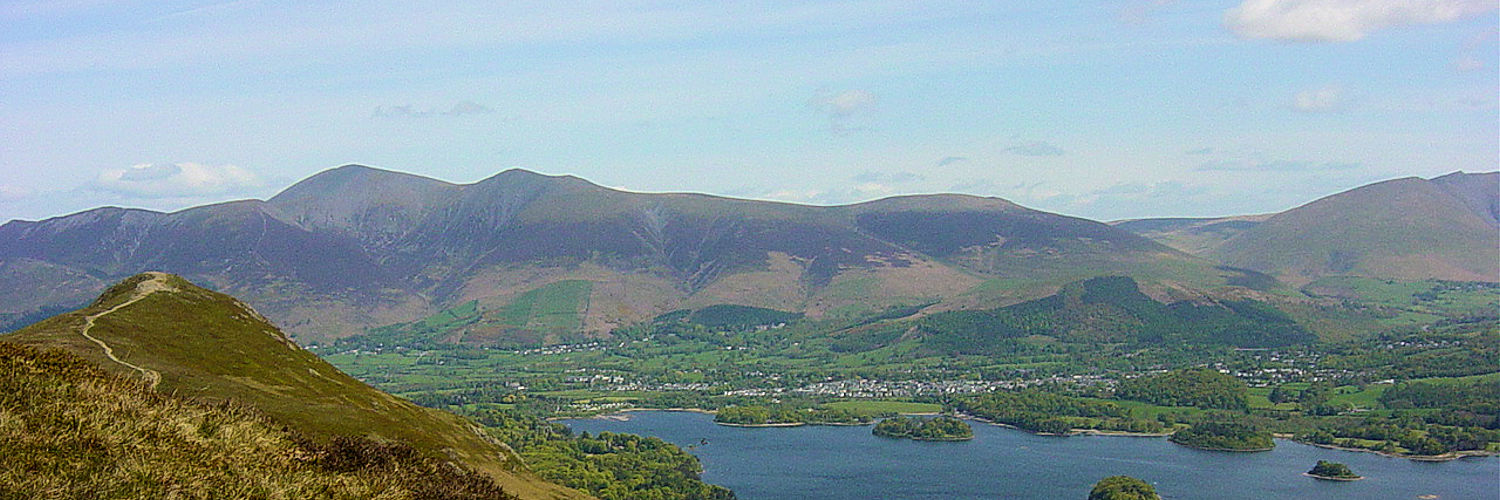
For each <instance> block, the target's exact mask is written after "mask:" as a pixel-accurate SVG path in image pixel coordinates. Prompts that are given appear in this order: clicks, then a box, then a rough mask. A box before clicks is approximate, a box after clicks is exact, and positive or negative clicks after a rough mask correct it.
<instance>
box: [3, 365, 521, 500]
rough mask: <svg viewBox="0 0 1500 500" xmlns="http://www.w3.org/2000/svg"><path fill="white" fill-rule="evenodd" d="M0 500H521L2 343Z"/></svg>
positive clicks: (454, 470) (412, 455)
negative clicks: (254, 499) (72, 499)
mask: <svg viewBox="0 0 1500 500" xmlns="http://www.w3.org/2000/svg"><path fill="white" fill-rule="evenodd" d="M0 457H4V460H0V498H3V499H11V498H16V499H21V498H26V499H33V498H34V499H51V498H57V499H63V498H97V499H110V498H121V499H124V498H131V499H135V498H164V499H196V498H205V499H207V498H216V499H217V498H264V499H302V498H335V499H336V498H351V499H352V498H379V499H448V498H452V499H458V498H513V497H510V496H509V495H506V494H504V493H503V492H502V491H501V490H500V488H499V487H498V486H496V485H495V484H494V483H493V482H492V481H490V480H489V479H488V478H487V477H484V476H481V475H478V474H476V473H473V472H470V471H468V470H466V469H463V468H461V467H459V466H457V465H454V464H452V463H450V462H447V461H442V460H437V459H433V458H428V457H425V456H423V455H422V454H420V453H418V452H417V451H416V450H414V449H412V448H410V447H408V446H405V445H401V444H395V443H380V442H375V441H372V440H368V439H362V438H337V439H333V440H331V441H327V442H322V443H319V442H317V441H314V440H312V439H308V438H305V437H303V436H301V435H299V434H297V433H296V432H295V431H292V430H290V429H287V428H285V427H283V426H280V425H277V424H275V423H273V422H272V421H271V420H269V419H267V418H266V417H264V416H262V415H259V414H257V413H256V412H254V411H252V410H249V409H246V408H243V407H239V406H237V405H235V404H233V403H223V404H214V405H210V404H205V403H199V402H195V401H189V400H186V399H182V398H177V397H173V396H170V395H164V394H161V393H157V392H154V391H151V390H149V389H148V388H147V387H146V386H145V384H143V383H141V382H139V381H136V380H133V379H127V378H124V377H121V376H118V375H113V374H109V373H106V372H104V371H103V370H101V369H99V368H98V367H96V366H95V365H93V364H92V363H90V362H88V361H87V360H84V359H82V358H79V357H77V356H75V355H72V354H69V353H66V352H63V351H58V350H39V349H36V348H32V347H26V346H21V345H17V344H12V343H8V342H0Z"/></svg>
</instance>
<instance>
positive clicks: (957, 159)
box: [937, 156, 969, 167]
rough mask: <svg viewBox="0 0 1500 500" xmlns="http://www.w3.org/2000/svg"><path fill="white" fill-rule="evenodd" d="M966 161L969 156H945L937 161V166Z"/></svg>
mask: <svg viewBox="0 0 1500 500" xmlns="http://www.w3.org/2000/svg"><path fill="white" fill-rule="evenodd" d="M966 161H969V157H967V156H945V157H943V159H941V160H938V161H937V166H939V167H946V166H948V165H953V164H955V163H964V162H966Z"/></svg>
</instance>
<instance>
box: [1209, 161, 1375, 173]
mask: <svg viewBox="0 0 1500 500" xmlns="http://www.w3.org/2000/svg"><path fill="white" fill-rule="evenodd" d="M1363 166H1364V164H1362V163H1359V162H1332V161H1330V162H1321V163H1320V162H1310V161H1293V160H1269V161H1245V160H1214V161H1209V162H1204V163H1202V164H1199V165H1198V167H1197V168H1195V169H1194V170H1197V171H1200V172H1326V171H1333V170H1353V169H1357V168H1361V167H1363Z"/></svg>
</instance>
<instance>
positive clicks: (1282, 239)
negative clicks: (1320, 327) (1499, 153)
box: [1204, 172, 1500, 284]
mask: <svg viewBox="0 0 1500 500" xmlns="http://www.w3.org/2000/svg"><path fill="white" fill-rule="evenodd" d="M1497 206H1500V172H1490V173H1483V174H1465V173H1454V174H1450V175H1446V176H1443V177H1438V178H1435V179H1420V178H1415V177H1411V178H1404V179H1395V180H1390V181H1385V182H1379V183H1375V184H1371V185H1368V186H1363V187H1360V188H1356V189H1352V190H1349V191H1345V192H1343V193H1338V194H1335V195H1332V196H1328V197H1325V198H1322V199H1319V200H1317V201H1314V202H1312V203H1308V204H1306V205H1303V206H1300V207H1297V208H1294V209H1291V210H1288V211H1286V212H1282V213H1279V214H1276V215H1275V216H1272V217H1271V218H1269V219H1266V220H1265V221H1264V222H1262V223H1260V224H1258V225H1256V226H1255V227H1253V228H1249V229H1247V230H1245V231H1244V232H1242V233H1240V234H1238V235H1235V236H1234V237H1232V238H1229V239H1228V240H1226V241H1225V242H1224V243H1223V244H1221V245H1219V246H1218V247H1216V248H1214V249H1212V250H1209V251H1207V252H1205V254H1204V255H1205V256H1208V257H1211V258H1214V259H1216V260H1219V261H1221V262H1224V263H1225V264H1227V265H1230V266H1235V267H1242V268H1247V269H1253V270H1256V271H1260V272H1264V273H1267V274H1271V275H1274V276H1276V277H1278V278H1280V279H1282V280H1284V281H1287V282H1290V283H1294V284H1303V283H1307V282H1310V281H1313V280H1315V279H1317V278H1319V277H1323V276H1330V275H1352V276H1368V277H1378V278H1394V279H1405V280H1421V279H1443V280H1454V281H1488V282H1496V281H1500V223H1497V222H1496V220H1497V219H1496V213H1497V209H1496V207H1497Z"/></svg>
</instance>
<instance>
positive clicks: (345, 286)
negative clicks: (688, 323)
mask: <svg viewBox="0 0 1500 500" xmlns="http://www.w3.org/2000/svg"><path fill="white" fill-rule="evenodd" d="M147 269H161V270H164V271H167V272H172V273H175V274H180V275H183V276H186V277H188V278H190V279H193V280H197V281H200V282H203V283H206V284H209V285H211V286H212V287H213V288H215V289H217V290H220V291H224V292H227V293H232V294H234V295H236V296H240V297H243V298H245V300H247V301H249V302H251V303H253V304H255V305H256V306H257V308H258V309H260V310H263V311H266V313H267V314H268V315H269V316H270V317H272V318H273V319H274V320H275V321H276V322H277V323H278V324H280V325H281V326H283V327H284V328H286V330H287V331H288V332H290V333H292V334H294V335H297V336H299V338H306V339H310V340H326V339H331V338H337V337H342V336H347V335H351V334H356V333H361V332H363V331H364V330H366V329H367V328H370V327H376V326H383V325H390V324H395V323H404V322H410V321H413V320H416V319H420V318H423V317H426V316H429V315H432V314H435V313H437V312H438V311H441V310H443V309H446V308H450V307H454V306H457V305H461V304H465V303H468V302H471V301H472V302H476V305H477V307H478V309H479V310H480V311H481V313H482V314H483V315H484V316H485V317H486V318H487V321H483V322H480V323H478V324H480V325H481V327H483V325H491V326H492V327H483V328H488V329H481V331H477V332H476V333H478V336H477V337H476V338H485V337H489V338H493V337H497V336H503V337H511V338H514V339H531V340H535V341H539V342H552V341H559V340H562V339H564V338H566V337H568V336H574V337H576V336H591V335H599V334H601V333H603V332H607V331H608V330H610V329H612V328H614V327H618V326H621V325H625V324H630V323H635V322H638V321H644V320H648V319H650V318H653V317H655V316H656V315H659V314H661V313H663V312H667V311H671V310H676V309H681V308H701V307H706V306H710V305H714V304H740V305H747V306H756V307H766V308H772V309H778V310H784V311H795V312H802V313H807V314H809V315H813V316H820V315H825V314H851V313H856V312H859V311H874V310H880V309H882V308H884V307H886V306H888V305H895V304H915V303H932V302H935V301H940V300H947V299H954V301H953V302H951V303H947V304H945V305H943V306H942V307H946V308H965V307H993V305H994V304H995V303H996V302H999V303H1010V302H1018V301H1022V300H1027V299H1030V298H1035V297H1038V296H1042V295H1045V294H1047V293H1051V292H1052V291H1055V290H1056V289H1057V287H1059V286H1061V285H1062V284H1064V283H1067V282H1069V281H1074V280H1077V279H1083V278H1087V277H1091V276H1100V275H1128V276H1132V277H1134V278H1136V279H1137V280H1139V281H1140V282H1141V283H1142V285H1143V286H1144V287H1146V288H1147V289H1148V290H1149V291H1150V293H1152V294H1153V296H1162V297H1167V296H1177V295H1181V296H1197V295H1202V294H1205V293H1208V294H1213V293H1217V291H1218V290H1220V289H1222V288H1224V287H1227V286H1230V285H1231V282H1232V281H1234V280H1236V279H1239V278H1240V276H1239V274H1238V272H1237V271H1232V270H1223V269H1215V268H1214V266H1213V265H1212V264H1211V263H1210V262H1207V261H1204V260H1202V259H1198V258H1195V257H1192V256H1190V255H1187V254H1184V253H1181V252H1178V251H1176V250H1173V249H1171V248H1168V247H1166V246H1163V245H1160V244H1157V243H1155V242H1152V241H1150V240H1148V239H1145V238H1142V237H1140V236H1137V235H1134V234H1131V233H1129V232H1126V231H1123V230H1120V229H1117V228H1113V227H1110V226H1108V225H1105V224H1101V223H1098V222H1094V221H1089V220H1085V219H1078V218H1073V217H1065V216H1061V215H1057V214H1051V213H1046V212H1041V211H1036V210H1031V209H1027V208H1024V207H1020V206H1018V205H1015V204H1013V203H1010V202H1008V201H1005V200H1000V199H996V198H980V197H974V196H960V195H930V196H907V197H898V198H891V199H886V200H879V201H874V202H869V203H862V204H857V205H849V206H835V207H820V206H807V205H795V204H787V203H774V202H764V201H751V200H740V199H731V198H721V197H715V196H708V195H700V194H680V193H662V194H647V193H632V192H625V191H619V190H613V189H608V188H604V187H601V186H598V185H594V184H591V183H589V182H587V181H584V180H582V179H578V178H576V177H567V176H545V175H540V174H536V173H532V172H527V171H524V170H509V171H505V172H502V173H500V174H497V175H495V176H493V177H491V178H489V179H485V180H483V181H480V182H477V183H473V184H466V185H458V184H450V183H446V182H442V181H437V180H433V179H427V178H423V177H419V176H414V175H409V174H402V173H396V172H389V171H385V170H379V169H373V168H369V167H362V166H357V165H351V166H345V167H340V168H337V169H332V170H329V171H326V172H323V173H320V174H318V175H315V176H313V177H311V178H309V179H307V180H305V181H303V182H300V183H298V184H297V185H295V186H292V187H291V188H289V189H287V190H286V191H284V192H282V193H281V194H279V195H277V196H276V197H273V198H272V199H270V200H267V201H264V202H262V201H243V202H235V203H226V204H220V205H212V206H206V207H199V208H194V209H190V210H184V211H182V212H177V213H171V214H163V213H157V212H149V211H141V210H124V209H99V210H93V211H89V212H84V213H80V214H75V215H71V216H67V217H59V218H56V219H50V220H46V221H40V222H25V221H15V222H11V223H7V224H5V225H4V226H0V283H3V282H25V281H27V280H30V281H32V282H36V283H38V284H39V285H40V287H41V288H42V289H45V290H50V293H48V294H38V296H25V297H21V296H18V297H17V298H18V299H24V300H19V301H17V302H15V303H10V302H0V321H4V320H6V318H10V321H16V322H19V321H22V320H23V319H24V318H28V317H34V316H35V315H36V314H37V311H38V310H40V309H42V308H47V307H52V308H56V307H60V306H65V305H66V306H71V305H76V304H79V303H82V302H84V301H86V300H87V294H89V293H96V292H97V291H98V290H99V289H100V288H102V286H103V283H105V282H106V281H108V280H116V279H122V278H124V277H126V276H129V275H131V274H133V273H136V272H141V271H144V270H147ZM1240 281H1244V280H1240ZM563 282H586V283H587V286H577V287H573V288H570V290H579V291H582V293H583V295H581V296H579V297H573V298H569V300H570V301H571V302H566V303H564V302H555V303H549V304H546V305H547V306H548V307H553V308H555V309H556V310H555V311H554V312H555V314H551V315H550V316H547V318H549V319H548V320H546V321H540V322H532V321H530V320H528V321H527V322H523V323H521V324H517V323H516V322H515V321H514V320H513V319H514V318H513V317H514V315H515V311H518V310H521V309H524V307H521V306H518V305H517V303H518V301H522V302H525V301H533V300H534V299H535V297H536V296H537V295H538V294H542V295H547V294H546V293H544V291H545V290H551V289H550V288H548V287H549V286H551V285H554V284H557V283H563ZM5 293H7V292H0V297H4V296H5V295H4V294H5ZM567 297H572V296H567ZM567 297H565V298H567ZM569 308H574V309H576V310H571V312H570V309H569ZM505 311H510V312H505ZM573 314H576V315H577V322H576V325H577V326H576V327H570V329H571V331H568V330H569V329H566V328H565V329H562V330H559V329H558V328H557V326H558V325H560V324H563V323H564V321H563V320H567V321H569V322H571V321H572V320H571V319H569V318H570V316H569V315H573ZM502 316H503V317H502ZM508 318H509V319H508ZM569 324H572V323H569ZM495 325H498V326H495ZM536 325H540V326H536ZM0 327H3V325H0ZM481 327H476V328H481Z"/></svg>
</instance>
